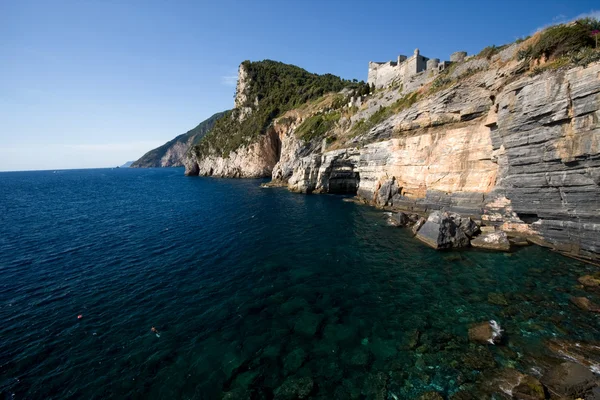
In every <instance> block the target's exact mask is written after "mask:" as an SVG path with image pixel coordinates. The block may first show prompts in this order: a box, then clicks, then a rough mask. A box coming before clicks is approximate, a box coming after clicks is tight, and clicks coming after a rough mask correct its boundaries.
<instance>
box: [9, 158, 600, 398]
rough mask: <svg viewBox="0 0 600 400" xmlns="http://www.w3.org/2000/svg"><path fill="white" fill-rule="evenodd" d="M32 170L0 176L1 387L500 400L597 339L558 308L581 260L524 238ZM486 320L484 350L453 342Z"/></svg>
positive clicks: (35, 393)
mask: <svg viewBox="0 0 600 400" xmlns="http://www.w3.org/2000/svg"><path fill="white" fill-rule="evenodd" d="M39 174H41V173H29V174H24V175H14V176H13V178H14V177H15V176H16V177H18V179H17V178H14V179H13V178H11V179H6V180H5V181H4V182H3V184H4V185H5V187H8V188H9V189H10V190H9V191H8V192H7V193H15V198H10V197H9V198H7V199H6V201H8V202H9V203H7V204H9V205H8V206H6V205H4V207H5V208H4V209H5V210H7V213H6V214H5V215H6V218H5V223H4V224H3V225H2V229H4V230H5V232H3V235H0V265H5V266H6V268H3V269H0V280H1V282H3V286H2V291H1V292H0V295H1V296H2V302H1V306H0V320H2V321H5V324H4V325H3V327H2V329H3V331H2V332H3V333H2V338H3V340H2V341H1V342H0V368H1V369H0V371H1V372H2V373H1V374H0V376H1V378H0V388H1V391H2V393H3V394H8V395H9V396H10V395H12V394H13V393H14V395H15V397H16V398H19V397H20V398H89V399H92V398H107V397H115V398H144V399H148V398H160V399H177V398H194V399H221V398H227V399H273V398H275V399H297V398H314V399H390V400H391V399H418V398H419V397H420V396H422V395H424V394H426V393H428V392H432V391H434V392H437V393H438V395H437V396H441V398H453V399H486V398H491V396H492V394H493V396H495V398H496V399H500V398H507V397H506V396H507V395H506V392H508V391H507V390H506V388H507V387H508V389H510V387H511V386H510V385H511V384H512V383H511V382H513V381H514V379H515V371H520V373H523V374H527V375H530V376H532V377H540V376H541V375H543V374H545V373H546V372H547V371H548V370H549V369H551V368H552V367H553V366H554V365H558V364H560V363H561V362H563V360H564V358H561V357H560V356H558V355H557V354H558V353H559V352H561V351H565V349H566V350H568V351H571V352H572V353H574V352H576V351H577V348H574V347H568V345H569V343H573V342H576V341H578V342H581V343H597V342H598V340H599V339H600V324H599V323H598V322H599V320H598V318H599V314H597V313H593V312H590V311H584V310H581V309H579V308H577V307H576V306H575V305H574V304H573V303H571V301H570V298H571V297H573V296H575V297H577V296H585V297H588V298H589V299H590V300H592V301H593V302H595V303H600V298H599V296H598V293H597V292H592V291H589V290H585V289H584V288H583V287H582V286H581V285H580V284H579V282H578V281H577V280H578V278H580V277H581V276H584V275H590V274H593V273H595V272H596V270H597V268H595V267H593V266H592V265H589V264H585V263H582V262H579V261H576V260H572V259H569V258H566V257H564V256H561V255H559V254H556V253H552V252H550V251H548V250H546V249H543V248H540V247H537V246H529V247H524V248H519V249H517V250H516V251H514V252H511V253H496V252H486V251H478V250H475V249H467V250H462V251H452V252H445V251H436V250H433V249H430V248H428V247H427V246H426V245H424V244H422V243H421V242H419V241H418V240H416V239H415V238H413V237H412V235H411V233H410V230H408V229H400V228H395V227H391V226H388V225H387V221H386V218H385V215H384V214H383V213H382V212H381V211H378V210H375V209H373V208H370V207H364V206H360V205H357V204H354V203H352V202H346V201H342V199H341V198H340V196H301V195H297V194H294V193H289V192H288V191H287V190H285V189H272V190H264V189H261V188H260V187H259V185H258V183H259V182H258V181H254V180H222V179H207V178H194V179H191V178H185V177H183V176H179V175H178V174H181V171H178V170H175V171H170V170H168V169H167V170H166V171H163V170H131V171H129V170H126V169H119V170H114V171H107V170H99V171H78V172H74V171H73V172H65V173H64V174H54V175H53V174H51V173H48V174H47V175H43V174H42V175H39ZM0 178H2V179H5V177H2V176H0ZM32 187H35V191H32V190H31V188H32ZM29 191H31V193H30V197H27V196H25V195H24V194H23V193H29ZM98 193H102V194H103V195H102V196H99V195H98ZM24 196H25V197H24ZM28 198H31V199H33V198H44V199H46V204H47V205H45V206H44V207H41V208H40V207H38V203H36V202H33V201H28V200H27V199H28ZM19 199H23V200H19ZM0 200H1V199H0ZM0 206H3V205H2V204H0ZM57 220H58V221H61V222H60V224H56V222H55V221H57ZM78 315H81V316H82V318H81V319H78V318H77V316H78ZM489 320H495V321H497V322H498V323H499V324H500V326H501V328H502V329H503V334H504V337H503V339H502V340H501V341H500V343H498V344H496V345H491V344H480V343H475V342H472V341H471V340H469V334H468V331H469V328H470V327H472V326H473V324H478V323H481V322H486V321H489ZM151 327H155V328H156V330H157V331H158V332H159V334H160V337H158V336H157V335H156V332H153V331H151ZM589 349H591V350H593V348H589ZM585 357H586V359H587V360H592V361H594V360H595V361H594V362H596V363H597V362H598V360H600V356H599V355H598V354H597V353H593V352H588V353H587V354H585ZM579 361H584V360H579ZM516 377H517V380H519V379H521V376H520V375H518V374H517V376H516ZM427 396H429V397H427V398H429V399H436V398H437V399H439V398H440V397H435V396H436V395H435V394H431V393H429V394H427Z"/></svg>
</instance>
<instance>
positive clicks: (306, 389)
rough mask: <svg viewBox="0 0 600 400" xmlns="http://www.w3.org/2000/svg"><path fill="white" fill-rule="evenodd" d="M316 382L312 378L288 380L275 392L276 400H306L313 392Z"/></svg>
mask: <svg viewBox="0 0 600 400" xmlns="http://www.w3.org/2000/svg"><path fill="white" fill-rule="evenodd" d="M313 387H314V382H313V380H312V378H310V377H308V376H307V377H304V378H288V379H286V380H285V382H283V384H282V385H281V386H279V387H278V388H277V389H276V390H275V399H276V400H296V399H306V398H308V397H309V395H310V392H311V391H312V390H313Z"/></svg>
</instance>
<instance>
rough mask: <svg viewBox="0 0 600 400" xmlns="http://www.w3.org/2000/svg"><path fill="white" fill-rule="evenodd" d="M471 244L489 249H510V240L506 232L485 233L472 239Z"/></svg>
mask: <svg viewBox="0 0 600 400" xmlns="http://www.w3.org/2000/svg"><path fill="white" fill-rule="evenodd" d="M471 246H473V247H478V248H481V249H488V250H500V251H509V250H510V242H509V241H508V237H507V236H506V233H505V232H502V231H499V232H494V233H484V234H483V235H479V236H477V237H476V238H475V239H473V240H471Z"/></svg>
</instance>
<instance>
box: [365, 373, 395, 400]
mask: <svg viewBox="0 0 600 400" xmlns="http://www.w3.org/2000/svg"><path fill="white" fill-rule="evenodd" d="M387 381H388V376H387V375H386V374H385V373H383V372H378V373H375V374H369V375H367V377H366V378H365V381H364V383H363V388H362V392H361V393H362V394H363V396H366V397H367V398H368V399H373V400H386V397H387Z"/></svg>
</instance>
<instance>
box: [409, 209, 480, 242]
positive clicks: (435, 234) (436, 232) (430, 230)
mask: <svg viewBox="0 0 600 400" xmlns="http://www.w3.org/2000/svg"><path fill="white" fill-rule="evenodd" d="M455 216H458V214H454V213H448V212H445V213H442V212H440V211H434V212H432V213H431V215H429V217H428V218H427V221H426V222H425V224H423V226H422V227H421V228H420V229H419V230H418V232H417V239H419V240H421V241H423V242H425V243H426V244H428V245H429V246H431V247H433V248H434V249H450V248H458V247H467V246H468V245H469V237H468V236H467V235H466V233H465V231H464V230H463V229H462V228H461V226H460V220H461V218H460V217H458V220H457V218H455Z"/></svg>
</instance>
